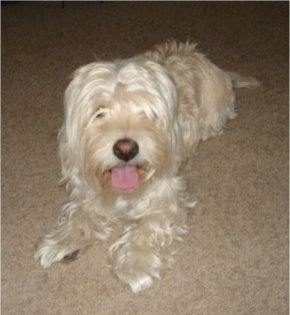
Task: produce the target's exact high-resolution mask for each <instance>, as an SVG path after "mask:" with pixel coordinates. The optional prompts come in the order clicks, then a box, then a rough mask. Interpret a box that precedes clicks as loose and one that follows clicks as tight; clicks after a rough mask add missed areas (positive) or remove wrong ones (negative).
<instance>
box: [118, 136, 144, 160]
mask: <svg viewBox="0 0 290 315" xmlns="http://www.w3.org/2000/svg"><path fill="white" fill-rule="evenodd" d="M113 152H114V154H115V155H116V156H117V157H118V158H119V159H120V160H123V161H126V162H128V161H130V160H132V159H133V158H134V157H135V156H136V155H137V154H138V152H139V147H138V143H137V142H136V141H134V140H132V139H121V140H118V141H117V142H116V143H115V144H114V146H113Z"/></svg>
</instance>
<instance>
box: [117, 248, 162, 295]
mask: <svg viewBox="0 0 290 315" xmlns="http://www.w3.org/2000/svg"><path fill="white" fill-rule="evenodd" d="M160 269H161V261H160V259H159V257H158V256H157V255H155V254H154V253H152V252H144V251H142V250H137V251H128V252H125V251H123V250H121V251H120V252H119V253H117V255H116V257H115V262H114V271H115V273H116V275H117V276H118V278H119V279H120V280H121V281H122V282H124V283H127V284H129V285H130V287H131V289H132V291H133V292H134V293H138V292H140V291H142V290H145V289H148V288H150V287H151V286H152V285H153V283H154V280H155V279H159V278H160Z"/></svg>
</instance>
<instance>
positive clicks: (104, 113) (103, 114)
mask: <svg viewBox="0 0 290 315" xmlns="http://www.w3.org/2000/svg"><path fill="white" fill-rule="evenodd" d="M107 114H108V109H107V108H103V107H102V108H99V109H98V110H97V112H96V114H95V118H97V119H100V118H104V117H106V116H107Z"/></svg>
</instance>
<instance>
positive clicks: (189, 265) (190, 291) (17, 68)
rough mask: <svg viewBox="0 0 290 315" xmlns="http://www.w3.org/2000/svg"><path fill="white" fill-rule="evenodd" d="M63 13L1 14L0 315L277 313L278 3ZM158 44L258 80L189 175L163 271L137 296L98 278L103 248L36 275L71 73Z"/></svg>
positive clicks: (281, 164) (283, 5)
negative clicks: (188, 208) (183, 44)
mask: <svg viewBox="0 0 290 315" xmlns="http://www.w3.org/2000/svg"><path fill="white" fill-rule="evenodd" d="M63 4H64V6H63V5H62V4H61V3H60V2H43V3H41V2H33V3H14V4H3V5H2V290H1V292H2V314H4V315H26V314H27V315H28V314H29V315H34V314H37V315H42V314H45V315H46V314H64V315H79V314H83V315H84V314H89V315H91V314H99V315H105V314H109V315H111V314H112V315H113V314H114V315H117V314H120V315H125V314H127V315H133V314H134V315H135V314H142V315H145V314H146V315H151V314H153V315H155V314H156V315H173V314H174V315H175V314H181V315H240V314H245V315H252V314H253V315H286V314H288V257H289V256H288V95H289V92H288V86H289V85H288V57H289V56H288V36H289V34H288V25H289V24H288V23H289V22H288V12H289V8H288V3H287V2H235V3H234V2H180V3H177V2H155V3H154V2H130V3H124V2H102V3H99V2H89V3H86V2H83V3H75V2H70V3H63ZM168 38H175V39H177V40H186V39H191V40H193V41H196V42H199V43H200V44H201V45H200V47H201V48H202V50H203V51H204V52H205V53H206V54H207V55H208V56H209V58H210V59H211V60H212V61H214V62H215V63H216V64H218V65H219V66H220V67H222V68H224V69H229V70H233V71H237V72H240V73H243V74H246V75H253V76H256V77H257V78H258V79H259V80H260V81H261V82H262V86H261V87H260V88H258V89H254V90H238V91H237V94H236V95H237V101H236V106H237V110H238V113H239V116H238V118H237V119H236V120H233V121H231V122H230V123H229V124H228V125H227V129H226V131H225V133H224V135H222V136H220V137H217V138H214V139H211V140H208V141H206V142H203V143H201V144H200V146H199V148H198V150H197V152H196V154H195V155H193V156H192V158H191V160H190V163H189V165H188V166H187V168H186V171H187V173H188V175H189V177H190V190H191V192H192V195H193V196H195V198H196V200H198V205H197V206H196V208H195V209H194V210H193V211H192V212H191V213H190V214H189V219H188V222H189V226H190V234H189V235H188V237H187V238H186V240H185V241H184V242H183V243H182V244H181V246H180V250H179V252H178V254H177V263H176V265H175V267H174V269H173V270H172V271H169V272H167V273H166V275H165V276H164V278H163V279H162V281H161V282H158V283H156V285H155V286H154V287H153V288H152V289H149V290H147V291H144V292H142V293H140V294H138V295H135V294H133V293H131V292H130V290H129V288H128V287H126V286H124V285H123V284H122V283H120V282H119V281H117V279H116V278H115V277H114V276H113V275H112V274H111V272H110V270H109V268H108V266H107V260H106V255H107V249H108V247H109V245H110V244H111V243H112V242H113V240H112V239H110V240H109V241H108V242H105V243H99V244H98V245H96V246H94V247H92V248H91V249H89V250H88V252H87V253H86V255H85V256H82V257H81V258H80V259H79V260H77V261H75V262H74V263H72V264H56V265H54V266H53V267H51V268H49V269H45V270H44V269H42V268H41V267H40V266H39V265H38V264H37V263H36V262H35V261H34V260H33V252H34V246H35V243H36V241H37V239H38V238H39V237H40V236H41V235H43V233H44V232H45V231H47V230H48V229H49V228H51V226H52V225H53V224H54V223H55V221H56V218H57V215H58V213H59V209H60V208H61V206H62V204H63V203H64V202H65V201H66V195H65V192H64V190H63V188H62V187H59V186H58V185H57V182H58V180H59V179H60V166H59V162H58V158H57V141H56V134H57V131H58V128H59V127H60V125H61V122H62V116H63V107H62V99H63V92H64V90H65V87H66V86H67V84H68V82H69V76H70V74H71V73H72V72H73V71H74V70H75V69H76V68H77V67H79V66H81V65H83V64H86V63H89V62H92V61H94V60H95V59H96V58H97V57H98V58H102V59H111V58H118V57H128V56H131V55H134V54H136V53H140V52H142V51H144V50H145V49H147V48H149V47H151V46H152V45H153V44H156V43H160V42H162V41H163V40H165V39H168Z"/></svg>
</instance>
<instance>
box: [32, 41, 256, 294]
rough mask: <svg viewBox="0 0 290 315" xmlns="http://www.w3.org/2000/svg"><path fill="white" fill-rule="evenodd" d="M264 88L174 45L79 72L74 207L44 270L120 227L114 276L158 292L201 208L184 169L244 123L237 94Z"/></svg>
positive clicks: (70, 163) (68, 99) (68, 146)
mask: <svg viewBox="0 0 290 315" xmlns="http://www.w3.org/2000/svg"><path fill="white" fill-rule="evenodd" d="M257 84H258V82H257V81H256V80H255V79H252V78H243V77H241V76H240V75H238V74H236V73H231V72H225V71H223V70H221V69H220V68H218V67H217V66H216V65H214V64H213V63H212V62H210V61H209V60H208V59H207V58H206V57H205V56H204V55H203V54H201V53H199V52H198V51H197V49H196V46H195V45H194V44H190V43H185V44H177V43H176V42H174V41H173V42H168V43H165V44H162V45H159V46H156V47H155V48H154V49H152V50H150V51H148V52H146V53H144V54H142V55H138V56H136V57H134V58H130V59H126V60H116V61H114V62H94V63H91V64H88V65H86V66H83V67H81V68H80V69H78V70H77V71H76V72H75V73H74V77H73V79H72V81H71V83H70V84H69V86H68V88H67V90H66V93H65V119H64V123H63V126H62V128H61V130H60V133H59V154H60V160H61V166H62V175H63V179H62V181H63V183H65V184H66V188H67V191H68V196H69V197H68V199H69V201H68V203H67V204H66V205H65V206H64V208H63V210H62V214H61V216H60V219H59V222H58V224H57V225H56V227H55V228H54V229H53V230H52V231H51V232H50V233H48V234H47V235H46V236H44V237H43V238H42V239H41V240H40V242H39V244H38V248H37V250H36V253H35V258H36V259H37V260H39V261H40V264H41V265H42V266H43V267H48V266H50V265H51V264H52V263H55V262H58V261H61V260H67V259H71V258H74V257H75V256H77V255H78V254H79V253H81V252H83V250H84V249H85V248H87V247H88V246H90V245H92V244H94V243H95V242H96V241H98V240H105V239H107V238H108V237H109V236H110V234H111V231H112V228H113V226H114V223H116V222H119V223H121V224H122V226H123V233H122V235H121V236H120V238H119V239H118V240H117V241H116V242H115V243H114V244H113V245H112V246H111V247H110V249H109V258H110V262H111V265H112V268H113V270H114V272H115V273H116V275H117V276H118V277H119V279H120V280H122V281H123V282H124V283H127V284H129V285H130V287H131V289H132V290H133V292H139V291H140V290H143V289H146V288H149V287H151V286H152V284H153V281H154V280H155V279H158V278H160V276H161V274H162V272H163V270H164V269H166V267H169V266H171V264H172V262H173V254H174V249H175V243H176V242H177V241H180V240H181V239H182V238H183V237H184V235H185V234H186V233H187V231H188V227H187V223H186V217H187V210H188V209H189V208H192V207H193V206H194V204H195V203H194V202H193V201H192V200H191V195H190V192H188V191H187V189H186V183H185V180H184V178H183V177H182V176H181V175H180V173H179V171H180V168H181V166H182V164H183V162H185V161H186V159H187V155H188V153H189V152H191V151H192V149H193V148H194V147H195V146H196V145H197V143H198V142H199V141H200V140H206V139H207V138H209V137H212V136H216V135H219V134H221V133H222V130H223V127H224V125H225V123H226V121H227V119H232V118H234V117H235V116H236V114H235V110H234V91H233V88H234V87H251V86H255V85H257Z"/></svg>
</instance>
